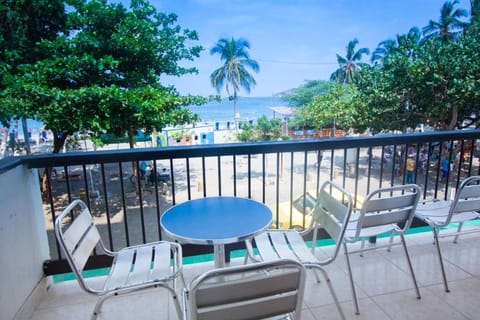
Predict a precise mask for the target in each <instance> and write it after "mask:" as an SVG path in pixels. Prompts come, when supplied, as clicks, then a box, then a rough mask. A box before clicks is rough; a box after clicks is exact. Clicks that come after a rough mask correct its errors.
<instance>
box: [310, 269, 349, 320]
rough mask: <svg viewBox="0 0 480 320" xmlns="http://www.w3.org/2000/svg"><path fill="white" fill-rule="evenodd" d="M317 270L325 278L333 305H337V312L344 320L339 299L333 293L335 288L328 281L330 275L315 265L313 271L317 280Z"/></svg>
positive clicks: (318, 280)
mask: <svg viewBox="0 0 480 320" xmlns="http://www.w3.org/2000/svg"><path fill="white" fill-rule="evenodd" d="M317 270H319V271H320V272H321V273H322V275H323V278H324V279H325V282H326V283H327V285H328V289H329V290H330V294H331V295H332V298H333V301H334V302H335V305H336V306H337V310H338V313H339V314H340V317H341V318H342V319H343V320H345V319H346V318H345V314H344V313H343V309H342V307H341V306H340V301H339V300H338V297H337V294H336V293H335V289H334V288H333V285H332V282H331V281H330V277H329V276H328V274H327V272H326V271H325V270H324V269H323V268H322V267H320V266H315V267H314V269H313V271H314V272H315V275H316V276H317V282H320V279H318V275H317Z"/></svg>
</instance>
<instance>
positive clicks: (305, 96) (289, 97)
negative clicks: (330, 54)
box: [282, 80, 332, 107]
mask: <svg viewBox="0 0 480 320" xmlns="http://www.w3.org/2000/svg"><path fill="white" fill-rule="evenodd" d="M331 86H332V82H331V81H324V80H308V81H306V83H305V84H304V85H302V86H301V87H298V88H295V89H293V90H291V91H290V92H288V93H287V94H285V95H284V96H283V97H282V100H285V101H287V102H288V104H289V105H291V106H294V107H303V106H306V105H307V104H309V103H310V102H312V100H313V97H316V96H320V95H323V94H325V93H326V92H328V90H329V89H330V87H331Z"/></svg>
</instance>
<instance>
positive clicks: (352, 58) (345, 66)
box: [330, 39, 370, 83]
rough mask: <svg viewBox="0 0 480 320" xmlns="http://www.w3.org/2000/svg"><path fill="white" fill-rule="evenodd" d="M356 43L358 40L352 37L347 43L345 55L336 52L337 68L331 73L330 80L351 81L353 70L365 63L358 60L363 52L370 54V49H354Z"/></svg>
mask: <svg viewBox="0 0 480 320" xmlns="http://www.w3.org/2000/svg"><path fill="white" fill-rule="evenodd" d="M357 44H358V40H357V39H353V40H352V41H350V42H349V43H348V45H347V55H346V56H345V57H342V56H340V55H338V54H337V62H338V65H339V68H338V69H337V70H335V72H333V73H332V75H331V76H330V80H333V81H337V82H338V83H350V82H352V81H353V79H354V75H355V72H356V71H357V70H359V69H361V68H362V66H363V65H365V63H362V62H360V61H361V60H362V56H363V55H364V54H366V55H368V54H370V50H368V49H367V48H361V49H359V50H358V51H355V47H356V45H357Z"/></svg>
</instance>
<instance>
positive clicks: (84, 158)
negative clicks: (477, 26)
mask: <svg viewBox="0 0 480 320" xmlns="http://www.w3.org/2000/svg"><path fill="white" fill-rule="evenodd" d="M468 139H480V130H452V131H436V132H427V133H406V134H383V135H377V136H351V137H338V138H320V139H308V140H307V139H305V140H286V141H263V142H255V143H228V144H227V143H224V144H208V145H193V146H172V147H161V148H135V149H119V150H117V149H116V150H103V151H93V152H68V153H60V154H41V155H30V156H22V157H20V158H21V159H22V163H25V164H26V165H27V166H28V167H30V168H43V167H55V166H63V165H65V164H68V165H83V164H97V163H112V162H119V161H135V160H141V159H157V160H162V159H176V158H186V157H209V156H219V155H222V156H228V155H245V154H260V153H277V152H295V151H316V150H328V149H342V148H361V147H371V146H386V145H391V144H392V145H398V144H405V143H407V144H408V143H412V144H413V143H421V142H432V141H439V142H440V141H451V140H468ZM0 163H1V162H0Z"/></svg>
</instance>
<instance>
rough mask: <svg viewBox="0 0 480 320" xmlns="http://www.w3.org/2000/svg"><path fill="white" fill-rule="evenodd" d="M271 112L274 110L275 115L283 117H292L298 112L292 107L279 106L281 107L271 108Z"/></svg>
mask: <svg viewBox="0 0 480 320" xmlns="http://www.w3.org/2000/svg"><path fill="white" fill-rule="evenodd" d="M270 110H272V111H273V112H274V113H278V114H280V115H282V116H286V117H288V116H291V115H293V114H294V113H295V112H296V110H295V109H294V108H291V107H282V106H279V107H270Z"/></svg>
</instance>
